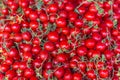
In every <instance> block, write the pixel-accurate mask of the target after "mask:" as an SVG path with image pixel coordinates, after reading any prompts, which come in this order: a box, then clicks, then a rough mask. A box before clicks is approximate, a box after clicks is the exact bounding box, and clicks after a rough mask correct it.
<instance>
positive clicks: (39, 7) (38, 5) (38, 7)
mask: <svg viewBox="0 0 120 80" xmlns="http://www.w3.org/2000/svg"><path fill="white" fill-rule="evenodd" d="M42 5H43V2H42V1H38V2H37V5H36V7H37V9H38V10H40V9H41V6H42Z"/></svg>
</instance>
